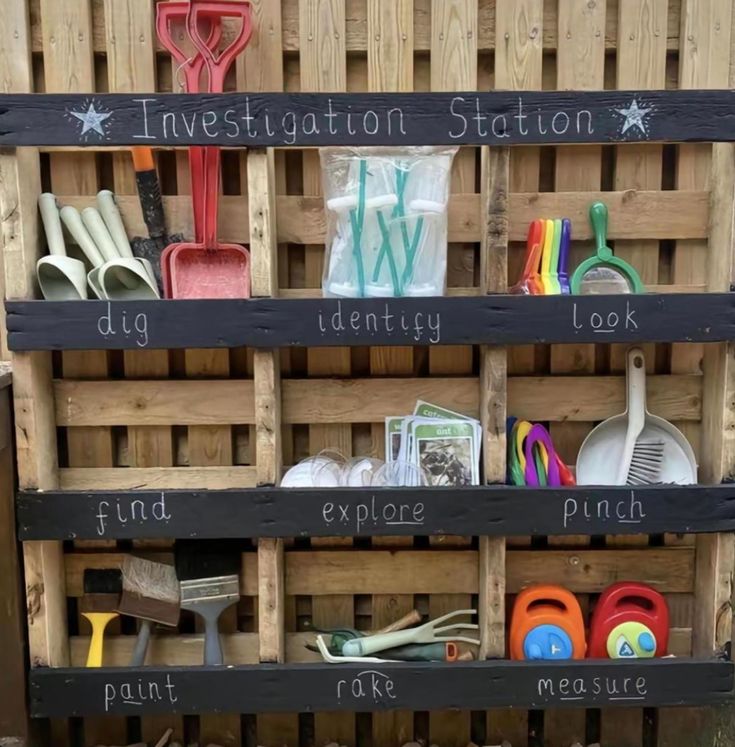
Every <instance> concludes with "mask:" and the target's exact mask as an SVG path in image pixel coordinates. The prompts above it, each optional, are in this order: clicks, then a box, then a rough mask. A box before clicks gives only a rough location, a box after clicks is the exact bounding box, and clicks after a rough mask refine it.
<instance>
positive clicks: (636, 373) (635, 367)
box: [616, 348, 646, 485]
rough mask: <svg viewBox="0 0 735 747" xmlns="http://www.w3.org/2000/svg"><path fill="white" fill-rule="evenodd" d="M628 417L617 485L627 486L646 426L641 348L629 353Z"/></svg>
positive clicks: (644, 375) (644, 370)
mask: <svg viewBox="0 0 735 747" xmlns="http://www.w3.org/2000/svg"><path fill="white" fill-rule="evenodd" d="M626 381H627V387H628V394H627V400H628V405H627V409H626V412H627V416H628V429H627V431H626V434H625V442H624V444H623V453H622V455H621V457H620V463H619V464H620V466H619V467H618V477H617V481H616V485H625V484H626V482H627V480H628V470H629V468H630V462H631V459H632V458H633V451H634V450H635V444H636V441H637V440H638V437H639V436H640V435H641V432H642V431H643V427H644V425H645V424H646V359H645V358H644V357H643V351H642V350H641V349H640V348H631V349H630V350H629V351H628V365H627V369H626Z"/></svg>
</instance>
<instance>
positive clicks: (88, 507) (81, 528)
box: [17, 485, 735, 540]
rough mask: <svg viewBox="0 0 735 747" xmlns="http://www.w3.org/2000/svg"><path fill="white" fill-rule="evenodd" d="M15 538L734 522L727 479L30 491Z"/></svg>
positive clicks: (690, 528)
mask: <svg viewBox="0 0 735 747" xmlns="http://www.w3.org/2000/svg"><path fill="white" fill-rule="evenodd" d="M17 514H18V532H19V536H20V538H21V540H51V539H61V540H69V539H159V538H161V537H168V538H177V539H178V538H192V539H195V538H214V539H216V538H225V537H253V538H257V537H339V536H341V537H400V536H426V535H444V534H452V535H462V536H468V537H472V536H474V535H477V534H480V535H489V536H495V537H503V536H508V535H516V534H531V535H549V534H553V535H569V534H571V535H574V534H580V533H584V534H590V535H595V534H609V535H618V534H619V535H625V534H662V533H664V532H676V533H686V532H732V531H735V486H733V485H721V486H717V487H699V486H692V487H684V486H682V487H678V486H677V487H669V486H664V487H652V488H636V489H631V488H610V487H606V488H590V487H584V488H582V487H580V488H567V489H564V490H558V489H551V488H549V489H533V488H512V487H506V486H492V485H489V486H483V487H478V488H464V489H461V490H456V489H453V488H425V489H418V488H399V489H390V488H385V489H381V490H378V491H374V490H369V489H364V488H346V489H333V490H327V491H325V490H320V489H310V490H300V489H280V490H279V489H277V488H257V489H252V490H228V491H221V492H219V491H182V490H170V491H168V490H160V491H133V492H128V491H107V492H104V491H100V492H72V491H62V492H54V491H48V492H29V491H24V492H21V493H20V494H19V495H18V501H17Z"/></svg>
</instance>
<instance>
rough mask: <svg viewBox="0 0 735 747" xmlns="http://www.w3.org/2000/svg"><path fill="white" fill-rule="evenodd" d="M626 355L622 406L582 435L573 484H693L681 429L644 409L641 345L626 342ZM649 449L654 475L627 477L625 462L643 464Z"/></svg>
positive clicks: (691, 463)
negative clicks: (622, 409)
mask: <svg viewBox="0 0 735 747" xmlns="http://www.w3.org/2000/svg"><path fill="white" fill-rule="evenodd" d="M627 360H628V364H627V387H628V406H627V409H626V411H625V412H624V413H622V414H621V415H615V416H613V417H612V418H609V419H608V420H606V421H605V422H604V423H600V425H598V426H597V428H595V429H594V430H593V431H592V432H591V433H590V434H589V435H588V436H587V438H586V439H585V441H584V443H583V444H582V448H581V449H580V451H579V456H578V457H577V484H578V485H625V484H651V483H652V482H657V483H664V484H677V485H693V484H695V483H696V482H697V460H696V457H695V456H694V451H693V450H692V447H691V445H690V444H689V442H688V441H687V440H686V438H685V437H684V434H683V433H682V432H681V431H680V430H679V429H678V428H676V427H675V426H673V425H672V424H671V423H669V422H668V421H666V420H664V419H663V418H659V417H657V416H656V415H651V414H650V413H649V412H648V410H647V409H646V359H645V357H644V355H643V351H642V350H641V349H640V348H631V349H630V350H629V351H628V359H627ZM654 452H658V455H657V456H656V457H655V461H656V470H655V471H656V475H657V479H655V480H646V479H645V475H644V479H641V480H632V479H630V476H631V472H630V470H631V464H632V465H633V469H635V468H636V465H635V461H636V459H638V460H640V461H641V462H642V463H643V466H642V468H643V469H644V470H645V468H646V460H647V459H650V455H651V454H652V453H654ZM661 452H662V456H661ZM659 462H660V465H659ZM639 468H640V467H639Z"/></svg>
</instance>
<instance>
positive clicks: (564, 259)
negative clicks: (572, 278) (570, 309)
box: [558, 218, 572, 296]
mask: <svg viewBox="0 0 735 747" xmlns="http://www.w3.org/2000/svg"><path fill="white" fill-rule="evenodd" d="M571 246H572V222H571V221H570V220H569V218H564V219H563V220H562V222H561V247H560V249H559V271H558V274H559V287H560V288H561V292H562V295H564V296H568V295H570V294H571V292H572V289H571V286H570V284H569V249H570V248H571Z"/></svg>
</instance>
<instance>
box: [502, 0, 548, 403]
mask: <svg viewBox="0 0 735 747" xmlns="http://www.w3.org/2000/svg"><path fill="white" fill-rule="evenodd" d="M543 21H544V8H543V1H542V0H517V2H514V3H497V5H496V18H495V39H496V45H495V88H497V89H499V90H516V91H538V90H541V88H542V85H543V80H542V64H543V44H542V41H543ZM540 155H541V149H540V148H538V147H533V146H530V147H526V146H521V147H517V148H512V149H511V154H510V189H511V191H512V192H537V191H538V189H539V169H540ZM524 257H525V244H516V245H512V244H511V246H510V251H509V255H508V280H509V282H510V283H511V284H513V283H515V282H516V280H517V278H519V277H520V273H521V271H522V269H523V261H524ZM507 354H508V373H509V374H510V375H511V376H512V375H516V376H521V375H524V374H532V373H533V372H534V362H535V361H534V359H535V348H534V346H533V345H516V346H514V347H511V348H508V353H507ZM510 414H511V415H512V413H510Z"/></svg>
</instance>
